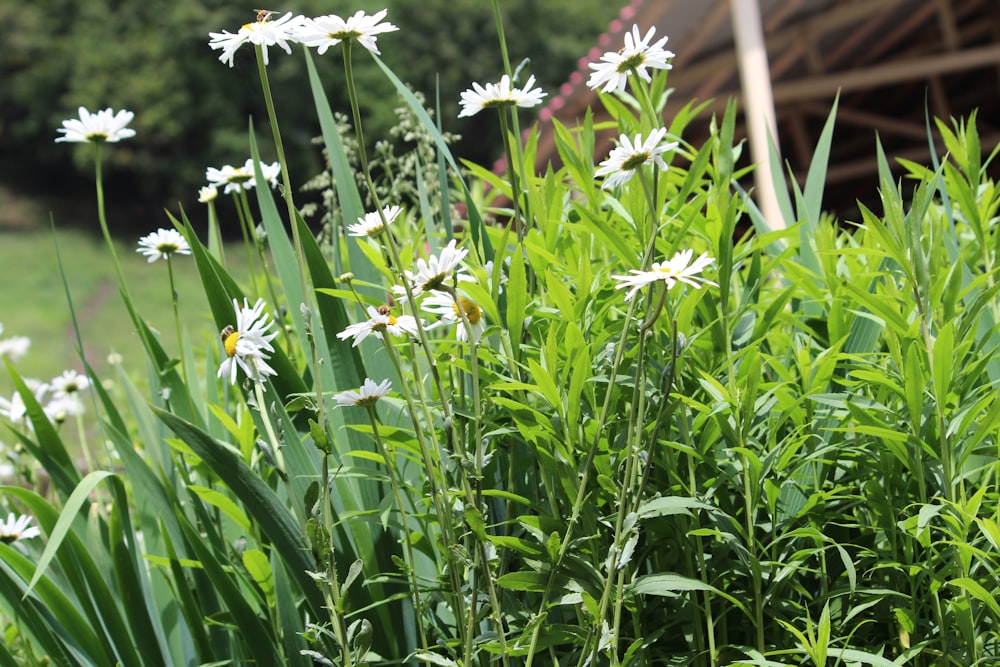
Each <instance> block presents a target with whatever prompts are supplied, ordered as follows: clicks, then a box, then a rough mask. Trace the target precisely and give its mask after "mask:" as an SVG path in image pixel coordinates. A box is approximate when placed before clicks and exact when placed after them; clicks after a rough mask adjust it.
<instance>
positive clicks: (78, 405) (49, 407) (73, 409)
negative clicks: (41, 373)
mask: <svg viewBox="0 0 1000 667" xmlns="http://www.w3.org/2000/svg"><path fill="white" fill-rule="evenodd" d="M42 410H43V411H44V412H45V416H46V417H48V418H49V421H50V422H52V423H53V424H62V423H63V422H64V421H66V420H67V419H69V418H70V417H76V416H78V415H82V414H83V410H84V408H83V401H81V400H80V398H79V394H55V395H54V396H53V397H52V399H51V400H49V402H48V403H46V404H45V405H44V406H43V407H42Z"/></svg>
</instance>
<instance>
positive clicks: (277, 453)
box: [253, 382, 285, 477]
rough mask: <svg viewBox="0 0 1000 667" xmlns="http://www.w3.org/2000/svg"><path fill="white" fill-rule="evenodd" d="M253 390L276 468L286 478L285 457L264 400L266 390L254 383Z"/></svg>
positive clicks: (258, 383) (259, 384)
mask: <svg viewBox="0 0 1000 667" xmlns="http://www.w3.org/2000/svg"><path fill="white" fill-rule="evenodd" d="M253 389H254V396H255V397H256V398H257V412H258V413H259V414H260V418H261V421H263V422H264V430H265V431H266V432H267V437H268V440H269V443H268V444H269V445H270V446H271V452H272V453H273V454H274V462H275V466H276V467H277V468H278V474H279V475H280V476H281V477H284V476H285V457H284V455H283V454H282V453H281V443H280V442H279V441H278V437H277V435H275V432H274V426H272V425H271V416H270V411H269V410H268V409H267V402H265V400H264V388H263V386H262V384H261V383H260V382H254V383H253Z"/></svg>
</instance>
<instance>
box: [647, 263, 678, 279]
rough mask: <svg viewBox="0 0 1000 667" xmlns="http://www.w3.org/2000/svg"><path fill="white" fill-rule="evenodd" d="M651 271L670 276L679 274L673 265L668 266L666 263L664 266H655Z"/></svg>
mask: <svg viewBox="0 0 1000 667" xmlns="http://www.w3.org/2000/svg"><path fill="white" fill-rule="evenodd" d="M653 273H662V274H665V275H667V276H670V277H673V276H677V275H680V272H679V271H677V270H676V269H675V268H674V267H672V266H670V265H669V264H667V265H666V266H657V267H656V268H654V269H653Z"/></svg>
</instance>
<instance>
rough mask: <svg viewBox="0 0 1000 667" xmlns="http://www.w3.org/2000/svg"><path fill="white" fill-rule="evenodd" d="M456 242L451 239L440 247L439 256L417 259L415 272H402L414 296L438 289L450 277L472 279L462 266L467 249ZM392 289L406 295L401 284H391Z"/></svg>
mask: <svg viewBox="0 0 1000 667" xmlns="http://www.w3.org/2000/svg"><path fill="white" fill-rule="evenodd" d="M457 243H458V242H457V241H456V240H455V239H452V240H451V241H450V242H449V243H448V245H446V246H445V247H444V248H442V249H441V255H440V256H439V257H434V256H433V255H431V256H430V257H429V258H428V259H427V260H426V261H424V259H423V258H420V259H418V260H417V272H416V273H413V272H412V271H404V272H403V273H404V275H405V276H406V280H407V282H409V283H410V287H411V288H412V291H413V295H414V296H416V295H418V294H423V293H424V292H430V291H432V290H435V289H438V288H439V287H441V286H442V285H444V284H445V283H446V282H447V281H448V280H449V279H451V278H452V277H454V280H456V281H463V280H473V277H472V276H470V275H468V274H467V273H465V267H463V266H462V260H463V259H465V256H466V255H468V254H469V251H468V250H466V249H465V248H458V247H456V244H457ZM392 291H393V293H395V294H396V295H397V296H399V297H405V296H406V288H404V287H403V286H402V285H393V287H392Z"/></svg>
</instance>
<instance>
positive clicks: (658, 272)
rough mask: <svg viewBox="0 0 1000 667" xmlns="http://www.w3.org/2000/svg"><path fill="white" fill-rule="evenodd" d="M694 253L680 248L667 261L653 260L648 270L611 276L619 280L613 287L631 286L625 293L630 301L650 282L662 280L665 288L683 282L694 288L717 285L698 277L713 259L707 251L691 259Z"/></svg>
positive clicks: (626, 298)
mask: <svg viewBox="0 0 1000 667" xmlns="http://www.w3.org/2000/svg"><path fill="white" fill-rule="evenodd" d="M693 254H694V251H693V250H690V249H688V250H682V251H680V252H679V253H677V254H676V255H674V256H673V257H672V258H671V259H670V260H669V261H667V262H654V263H653V266H652V267H651V268H650V270H649V271H638V270H636V269H632V270H631V271H629V273H631V274H632V275H628V276H611V277H612V278H614V279H615V280H618V281H620V282H619V284H618V285H615V289H623V288H625V287H631V288H632V289H630V290H629V291H628V293H627V294H626V295H625V300H626V301H631V300H632V297H634V296H635V295H636V293H637V292H638V291H639V290H640V289H642V288H643V287H645V286H646V285H649V284H651V283H655V282H657V281H661V280H662V281H663V282H664V283H665V284H666V286H667V289H668V290H669V289H671V288H672V287H673V286H674V285H676V284H677V283H684V284H686V285H690V286H691V287H694V288H695V289H701V286H702V285H713V286H715V287H718V285H716V284H715V283H713V282H712V281H711V280H708V279H706V278H701V277H699V275H698V274H699V273H701V272H702V271H703V270H704V269H706V268H707V267H709V266H711V265H712V263H713V262H715V259H714V258H713V257H709V256H708V253H702V254H701V255H700V256H699V257H698V258H697V259H696V260H694V261H693V262H692V261H691V255H693Z"/></svg>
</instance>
